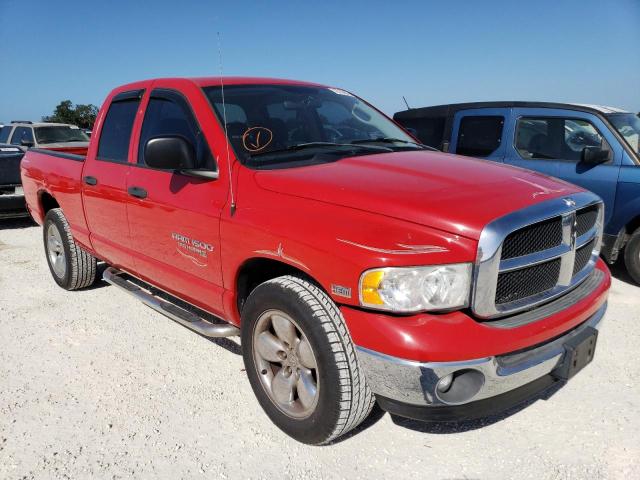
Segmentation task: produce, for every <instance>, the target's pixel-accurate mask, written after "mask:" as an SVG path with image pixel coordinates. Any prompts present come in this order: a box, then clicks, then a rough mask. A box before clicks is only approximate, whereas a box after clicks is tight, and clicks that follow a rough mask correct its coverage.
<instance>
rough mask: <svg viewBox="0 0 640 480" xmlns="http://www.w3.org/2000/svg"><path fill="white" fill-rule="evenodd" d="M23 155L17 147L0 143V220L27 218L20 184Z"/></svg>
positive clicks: (27, 214)
mask: <svg viewBox="0 0 640 480" xmlns="http://www.w3.org/2000/svg"><path fill="white" fill-rule="evenodd" d="M5 128H6V127H5ZM23 155H24V152H23V151H22V150H20V149H19V148H18V147H15V146H13V145H6V144H1V143H0V219H2V218H15V217H27V216H29V213H28V212H27V209H26V206H25V203H24V193H23V191H22V184H21V182H20V161H21V160H22V157H23Z"/></svg>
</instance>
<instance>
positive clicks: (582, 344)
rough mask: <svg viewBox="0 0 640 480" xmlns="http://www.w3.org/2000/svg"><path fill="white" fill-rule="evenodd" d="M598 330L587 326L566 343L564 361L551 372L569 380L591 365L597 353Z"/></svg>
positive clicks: (557, 376) (560, 378)
mask: <svg viewBox="0 0 640 480" xmlns="http://www.w3.org/2000/svg"><path fill="white" fill-rule="evenodd" d="M597 341H598V330H596V329H595V328H593V327H587V328H585V329H584V331H582V332H580V333H579V334H578V335H575V336H573V337H571V338H570V339H569V340H567V341H566V343H565V344H564V350H565V353H564V357H563V359H562V363H561V364H560V365H559V366H558V367H557V368H556V369H555V370H554V371H553V372H551V374H552V375H553V376H554V377H556V378H558V379H559V380H569V379H571V378H572V377H573V376H574V375H576V374H577V373H578V372H579V371H580V370H582V369H583V368H584V367H586V366H587V365H589V364H590V363H591V361H592V360H593V357H594V355H595V353H596V343H597Z"/></svg>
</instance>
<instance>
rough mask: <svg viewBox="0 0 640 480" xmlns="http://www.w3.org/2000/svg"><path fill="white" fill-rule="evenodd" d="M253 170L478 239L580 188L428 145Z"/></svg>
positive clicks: (291, 188)
mask: <svg viewBox="0 0 640 480" xmlns="http://www.w3.org/2000/svg"><path fill="white" fill-rule="evenodd" d="M255 178H256V182H257V184H258V185H259V186H260V187H262V188H264V189H267V190H270V191H274V192H278V193H282V194H287V195H292V196H296V197H301V198H307V199H311V200H317V201H320V202H325V203H330V204H333V205H339V206H344V207H349V208H355V209H359V210H364V211H368V212H373V213H378V214H380V215H385V216H389V217H393V218H398V219H402V220H406V221H409V222H413V223H417V224H420V225H424V226H428V227H432V228H437V229H439V230H442V231H445V232H449V233H455V234H457V235H462V236H464V237H467V238H471V239H474V240H477V239H479V237H480V233H481V232H482V229H483V228H484V226H485V225H486V224H487V223H489V222H491V221H492V220H494V219H496V218H499V217H502V216H504V215H506V214H508V213H510V212H513V211H514V210H518V209H521V208H525V207H527V206H529V205H532V204H535V203H540V202H543V201H545V200H550V199H552V198H555V197H561V196H565V195H569V194H571V193H575V192H579V191H582V190H581V189H580V188H579V187H576V186H575V185H572V184H570V183H566V182H563V181H562V180H558V179H555V178H550V177H547V176H545V175H541V174H538V173H535V172H531V171H529V170H524V169H521V168H516V167H510V166H505V165H501V164H498V163H494V162H490V161H485V160H477V159H473V158H469V157H462V156H457V155H451V154H445V153H439V152H426V151H411V152H394V153H383V154H374V155H367V156H356V157H347V158H343V159H341V160H338V161H336V162H333V163H326V164H321V165H314V166H307V167H298V168H287V169H279V170H261V171H258V172H256V174H255Z"/></svg>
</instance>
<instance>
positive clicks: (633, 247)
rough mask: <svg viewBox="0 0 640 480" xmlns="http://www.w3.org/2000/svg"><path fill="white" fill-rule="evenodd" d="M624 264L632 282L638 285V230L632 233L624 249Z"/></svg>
mask: <svg viewBox="0 0 640 480" xmlns="http://www.w3.org/2000/svg"><path fill="white" fill-rule="evenodd" d="M624 264H625V266H626V267H627V272H629V275H631V278H633V281H634V282H636V283H637V284H638V285H640V228H639V229H638V230H636V231H635V232H633V234H632V235H631V238H630V239H629V241H628V242H627V245H626V246H625V247H624Z"/></svg>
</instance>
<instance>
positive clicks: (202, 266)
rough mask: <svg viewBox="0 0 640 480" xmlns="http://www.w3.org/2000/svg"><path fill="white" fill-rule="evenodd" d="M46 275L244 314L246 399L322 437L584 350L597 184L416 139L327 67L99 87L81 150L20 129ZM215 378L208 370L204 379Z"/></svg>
mask: <svg viewBox="0 0 640 480" xmlns="http://www.w3.org/2000/svg"><path fill="white" fill-rule="evenodd" d="M22 178H23V185H24V190H25V195H26V199H27V204H28V208H29V210H30V211H31V213H32V215H33V217H34V218H35V219H36V221H38V222H39V223H41V224H42V225H43V240H44V247H45V252H46V258H47V261H48V264H49V267H50V270H51V274H52V276H53V278H54V280H55V281H56V282H57V283H58V284H59V285H60V286H61V287H63V288H65V289H68V290H73V289H78V288H83V287H87V286H89V285H91V284H92V283H93V282H94V281H95V280H96V275H97V273H96V262H97V261H98V260H100V261H103V262H105V263H106V265H107V266H106V267H105V270H104V274H103V278H104V280H106V281H107V282H109V283H111V284H113V285H115V286H117V287H120V288H121V289H123V290H124V291H126V292H127V293H129V294H131V295H133V296H135V297H136V298H138V299H139V300H141V301H142V302H144V303H145V304H147V305H149V306H150V307H152V308H153V309H155V310H157V311H158V312H161V313H162V314H164V315H166V316H168V317H170V318H171V319H173V320H175V321H177V322H179V323H181V324H182V325H185V326H186V327H189V328H191V329H193V330H195V331H196V332H198V333H200V334H202V335H205V336H209V337H220V336H234V335H240V337H241V344H242V351H243V358H244V363H245V366H246V371H247V374H248V377H249V381H250V384H251V386H252V388H253V391H254V392H255V394H256V396H257V398H258V401H259V402H260V404H261V406H262V407H263V409H264V410H265V412H266V413H267V415H268V416H269V417H270V418H271V419H272V420H273V422H274V423H275V424H276V425H277V426H278V427H279V428H281V429H282V430H283V431H285V432H286V433H287V434H289V435H291V436H292V437H294V438H296V439H297V440H299V441H302V442H306V443H311V444H321V443H326V442H330V441H331V440H333V439H335V438H337V437H339V436H340V435H343V434H344V433H346V432H348V431H349V430H351V429H352V428H354V427H355V426H357V425H358V424H359V423H360V422H362V421H363V420H364V419H365V418H366V417H367V415H368V414H369V412H370V411H371V409H372V407H373V406H374V403H375V402H376V401H377V402H378V404H379V405H380V406H381V407H382V408H383V409H385V410H387V411H389V412H391V413H393V414H397V415H401V416H406V417H411V418H417V419H423V420H431V421H433V420H435V421H448V420H459V419H468V418H473V417H481V416H486V415H488V414H491V413H493V412H496V411H500V410H502V409H504V408H506V407H508V406H510V405H513V404H516V403H519V402H521V401H523V400H525V399H529V398H531V397H532V396H536V395H538V393H539V392H541V391H543V390H545V389H546V388H548V387H550V386H551V385H553V384H555V383H556V382H564V381H566V380H567V379H569V378H571V377H572V376H573V375H574V374H576V373H577V372H578V371H580V370H581V369H582V368H583V367H584V366H585V365H587V364H588V363H589V362H590V361H591V359H592V358H593V355H594V351H595V350H594V349H595V344H596V340H597V334H598V329H599V327H600V323H601V320H602V317H603V315H604V312H605V310H606V302H607V294H608V290H609V286H610V275H609V272H608V270H607V267H606V266H605V264H604V263H603V262H602V260H600V259H599V256H598V253H599V250H600V245H601V241H602V224H603V208H602V202H601V200H600V199H599V198H598V197H597V196H596V195H594V194H592V193H589V192H587V191H585V190H583V189H581V188H579V187H576V186H573V185H571V184H568V183H565V182H562V181H560V180H554V179H550V178H549V177H546V176H544V175H541V174H538V173H534V172H530V171H527V170H523V169H520V168H514V167H509V166H502V165H497V164H492V163H488V162H484V161H481V160H475V159H472V158H466V157H456V156H452V155H447V154H443V153H440V152H433V151H429V150H428V149H427V148H426V147H424V146H423V145H420V144H418V143H416V141H415V139H414V138H413V137H411V136H410V135H408V134H407V133H406V132H405V131H404V130H402V129H401V128H400V127H399V126H397V125H396V124H395V123H394V122H393V121H391V120H390V119H389V118H387V117H386V116H384V115H383V114H381V113H380V112H379V111H377V110H376V109H374V108H373V107H372V106H370V105H369V104H367V103H365V102H364V101H362V100H361V99H359V98H358V97H356V96H354V95H352V94H351V93H349V92H346V91H344V90H341V89H337V88H329V87H324V86H321V85H316V84H311V83H302V82H294V81H285V80H272V79H260V78H258V79H255V78H254V79H251V78H225V79H224V82H223V81H222V79H220V78H199V79H158V80H150V81H143V82H138V83H133V84H129V85H125V86H122V87H120V88H117V89H116V90H114V91H113V92H112V93H111V94H110V95H109V97H108V98H107V100H106V102H105V104H104V105H103V107H102V109H101V110H100V112H99V114H98V118H97V122H96V124H95V128H94V133H93V136H92V138H91V142H90V145H89V150H88V153H87V155H86V157H85V156H78V155H70V154H65V153H59V152H48V151H46V150H38V149H31V150H29V151H28V152H27V154H26V155H25V158H24V160H23V162H22ZM218 388H220V387H218Z"/></svg>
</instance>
